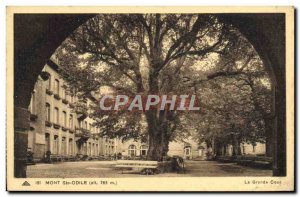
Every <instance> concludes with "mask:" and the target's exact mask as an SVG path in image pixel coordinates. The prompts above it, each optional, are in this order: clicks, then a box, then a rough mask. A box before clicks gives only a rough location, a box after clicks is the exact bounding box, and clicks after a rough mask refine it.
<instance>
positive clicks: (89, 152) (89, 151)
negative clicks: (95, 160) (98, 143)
mask: <svg viewBox="0 0 300 197" xmlns="http://www.w3.org/2000/svg"><path fill="white" fill-rule="evenodd" d="M87 155H89V156H91V155H92V144H91V142H89V143H88V154H87Z"/></svg>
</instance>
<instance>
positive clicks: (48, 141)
mask: <svg viewBox="0 0 300 197" xmlns="http://www.w3.org/2000/svg"><path fill="white" fill-rule="evenodd" d="M57 68H58V67H57V65H56V64H55V63H54V62H53V61H49V62H48V63H47V64H46V65H45V67H44V69H43V71H44V72H45V73H48V79H47V80H43V79H42V78H41V77H39V78H38V80H37V82H36V84H35V87H34V91H33V93H32V97H31V103H30V106H29V110H30V112H31V117H30V119H31V123H30V132H29V133H28V151H31V152H32V153H33V157H34V160H35V161H39V160H41V159H43V158H44V157H45V155H46V153H47V152H48V151H50V153H51V154H54V155H60V156H63V157H74V156H76V155H77V156H78V155H79V156H80V155H82V156H89V157H96V156H100V155H101V156H109V155H113V154H116V153H117V152H118V145H117V144H118V143H117V140H116V139H107V138H101V137H100V136H99V133H100V130H99V129H98V128H96V127H94V126H93V123H94V120H93V119H92V118H90V117H89V115H88V113H86V112H83V111H82V112H81V111H78V109H76V110H74V106H75V103H76V102H78V98H77V97H76V96H71V95H70V94H68V93H67V91H66V90H65V87H66V85H67V84H66V83H65V82H64V80H63V79H62V78H61V77H60V75H59V74H58V72H57ZM93 102H94V101H93V99H92V98H91V99H86V101H85V102H83V103H81V105H85V106H86V107H87V106H88V105H90V104H92V103H93Z"/></svg>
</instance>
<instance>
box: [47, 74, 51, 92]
mask: <svg viewBox="0 0 300 197" xmlns="http://www.w3.org/2000/svg"><path fill="white" fill-rule="evenodd" d="M47 89H48V90H51V75H49V78H48V81H47Z"/></svg>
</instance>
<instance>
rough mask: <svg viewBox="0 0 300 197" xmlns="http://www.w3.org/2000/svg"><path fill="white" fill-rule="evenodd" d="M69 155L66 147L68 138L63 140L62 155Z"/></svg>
mask: <svg viewBox="0 0 300 197" xmlns="http://www.w3.org/2000/svg"><path fill="white" fill-rule="evenodd" d="M66 153H67V146H66V137H63V138H62V139H61V154H62V155H66Z"/></svg>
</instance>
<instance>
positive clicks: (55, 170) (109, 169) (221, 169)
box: [27, 161, 272, 178]
mask: <svg viewBox="0 0 300 197" xmlns="http://www.w3.org/2000/svg"><path fill="white" fill-rule="evenodd" d="M114 166H115V161H83V162H64V163H56V164H37V165H32V166H28V168H27V176H28V178H105V177H110V178H113V177H142V176H147V175H140V174H137V173H134V174H132V173H125V174H122V173H121V171H120V170H117V169H115V167H114ZM186 169H187V171H186V173H185V174H177V173H161V174H156V175H149V176H155V177H159V176H162V177H205V176H207V177H212V176H272V171H271V170H263V169H255V168H251V167H246V166H240V165H237V164H234V163H218V162H215V161H187V162H186ZM149 176H148V177H149Z"/></svg>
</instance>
